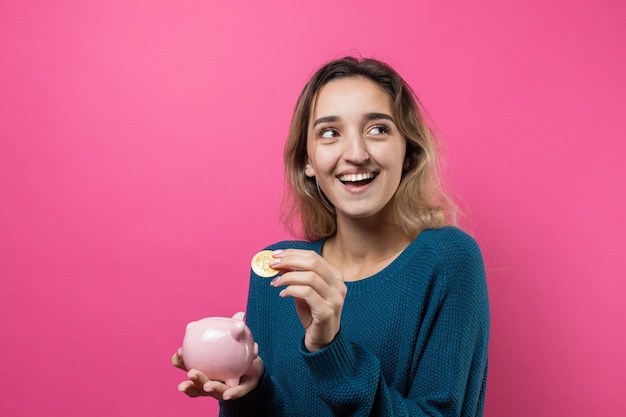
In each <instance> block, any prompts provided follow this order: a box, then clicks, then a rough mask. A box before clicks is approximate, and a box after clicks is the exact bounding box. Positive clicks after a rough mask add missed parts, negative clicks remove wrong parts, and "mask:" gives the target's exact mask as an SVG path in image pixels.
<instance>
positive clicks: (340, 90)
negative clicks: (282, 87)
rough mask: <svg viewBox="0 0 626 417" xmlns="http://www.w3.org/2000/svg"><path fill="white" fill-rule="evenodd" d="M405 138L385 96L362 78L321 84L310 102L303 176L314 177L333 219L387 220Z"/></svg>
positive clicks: (402, 159) (403, 155) (399, 178)
mask: <svg viewBox="0 0 626 417" xmlns="http://www.w3.org/2000/svg"><path fill="white" fill-rule="evenodd" d="M405 152H406V139H405V138H404V136H403V135H402V134H401V133H400V132H399V131H398V128H397V126H396V124H395V122H394V119H393V103H392V99H391V97H390V95H389V94H388V93H387V92H386V91H385V90H383V89H382V88H381V87H380V86H378V85H377V84H376V83H374V82H373V81H371V80H369V79H367V78H364V77H348V78H339V79H336V80H333V81H330V82H328V83H327V84H326V85H324V86H323V87H322V88H321V89H320V91H319V93H318V95H317V97H316V100H314V102H313V107H312V109H311V119H310V120H309V126H308V137H307V154H308V163H307V164H306V166H305V174H306V175H307V176H308V177H315V179H316V181H317V182H318V185H319V187H320V188H321V190H322V191H323V192H324V194H325V195H326V197H328V199H329V200H330V202H331V203H332V204H333V205H334V206H335V208H336V211H337V216H338V220H340V218H341V217H342V216H344V217H347V218H369V217H373V216H381V215H382V216H386V215H390V213H391V210H385V208H387V207H388V206H389V202H390V201H391V199H392V197H393V195H394V193H395V192H396V190H397V188H398V185H399V184H400V180H401V177H402V169H403V164H404V161H405Z"/></svg>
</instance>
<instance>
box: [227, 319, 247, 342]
mask: <svg viewBox="0 0 626 417" xmlns="http://www.w3.org/2000/svg"><path fill="white" fill-rule="evenodd" d="M245 331H246V324H245V323H244V322H243V321H241V320H237V321H235V322H233V324H231V325H230V327H229V328H228V334H230V337H232V338H233V339H235V340H236V341H238V342H241V341H242V340H243V338H244V336H245Z"/></svg>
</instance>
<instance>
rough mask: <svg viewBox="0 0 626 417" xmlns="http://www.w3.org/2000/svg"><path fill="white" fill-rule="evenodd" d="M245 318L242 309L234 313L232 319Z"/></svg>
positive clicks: (242, 319)
mask: <svg viewBox="0 0 626 417" xmlns="http://www.w3.org/2000/svg"><path fill="white" fill-rule="evenodd" d="M245 318H246V313H244V312H243V311H240V312H238V313H235V315H234V316H233V319H235V320H241V321H244V319H245Z"/></svg>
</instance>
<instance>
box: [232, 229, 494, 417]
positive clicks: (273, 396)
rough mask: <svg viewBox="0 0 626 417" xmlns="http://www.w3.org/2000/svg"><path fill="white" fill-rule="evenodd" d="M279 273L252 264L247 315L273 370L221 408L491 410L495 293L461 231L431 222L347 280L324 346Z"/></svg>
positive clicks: (345, 412) (238, 411) (316, 413)
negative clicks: (370, 269)
mask: <svg viewBox="0 0 626 417" xmlns="http://www.w3.org/2000/svg"><path fill="white" fill-rule="evenodd" d="M323 243H324V242H323V241H321V240H320V241H316V242H303V241H285V242H280V243H277V244H275V245H273V246H271V247H269V249H272V250H273V249H286V248H298V249H308V250H314V251H316V252H318V253H320V251H321V248H322V245H323ZM269 281H270V280H269V279H267V278H261V277H259V276H257V275H256V274H254V273H253V272H252V273H251V279H250V292H249V297H248V306H247V318H246V321H247V324H248V326H249V327H250V330H251V331H252V334H253V336H254V338H255V340H256V341H257V343H258V345H259V356H261V358H262V359H263V362H264V364H265V374H264V375H263V377H262V379H261V381H260V382H259V385H258V386H257V388H256V389H254V390H253V391H252V392H250V393H249V394H248V395H246V396H244V397H243V398H240V399H237V400H231V401H222V402H221V403H220V415H221V416H225V417H236V416H246V417H248V416H289V417H296V416H311V417H321V416H482V414H483V404H484V400H485V388H486V381H487V345H488V339H489V302H488V298H487V285H486V280H485V271H484V266H483V261H482V256H481V253H480V250H479V248H478V245H477V244H476V242H475V241H474V240H473V239H472V238H471V237H470V236H468V235H467V234H465V233H464V232H462V231H461V230H459V229H457V228H453V227H446V228H442V229H429V230H425V231H423V232H422V233H421V234H420V235H419V236H418V237H417V239H415V240H414V241H413V242H412V243H411V244H410V245H409V246H408V247H407V248H406V249H405V250H404V251H403V252H402V253H401V254H400V256H398V257H397V258H396V259H395V260H394V261H393V262H392V263H391V264H390V265H389V266H387V267H386V268H385V269H384V270H382V271H380V272H379V273H377V274H375V275H373V276H371V277H369V278H367V279H363V280H360V281H355V282H347V283H346V285H347V287H348V293H347V296H346V299H345V304H344V307H343V312H342V317H341V330H340V331H339V333H338V334H337V336H336V337H335V339H334V340H333V342H332V343H331V344H330V345H328V346H327V347H326V348H324V349H322V350H320V351H318V352H315V353H309V352H308V351H306V349H305V348H304V345H303V337H304V330H303V328H302V325H301V324H300V321H299V320H298V316H297V314H296V311H295V306H294V302H293V299H291V298H287V299H283V298H281V297H279V296H278V293H279V292H280V290H281V289H280V288H274V287H272V286H270V283H269Z"/></svg>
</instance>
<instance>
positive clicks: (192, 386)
mask: <svg viewBox="0 0 626 417" xmlns="http://www.w3.org/2000/svg"><path fill="white" fill-rule="evenodd" d="M187 378H189V379H188V380H187V381H183V382H181V383H180V384H178V390H179V391H180V392H184V393H185V394H187V396H189V397H191V398H195V397H201V396H210V397H213V398H216V399H218V400H221V399H222V396H223V394H224V392H225V391H226V390H227V389H228V386H227V385H225V384H223V383H222V382H219V381H213V380H210V379H209V378H207V376H206V375H204V374H203V373H202V372H200V371H198V370H196V369H192V370H190V371H189V372H187Z"/></svg>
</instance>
